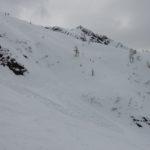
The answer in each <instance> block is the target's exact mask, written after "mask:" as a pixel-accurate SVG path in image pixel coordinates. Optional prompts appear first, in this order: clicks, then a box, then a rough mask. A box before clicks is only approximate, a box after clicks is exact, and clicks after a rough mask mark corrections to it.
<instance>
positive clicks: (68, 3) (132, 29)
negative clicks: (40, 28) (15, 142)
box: [0, 0, 150, 49]
mask: <svg viewBox="0 0 150 150" xmlns="http://www.w3.org/2000/svg"><path fill="white" fill-rule="evenodd" d="M0 5H1V6H2V7H1V11H6V10H7V11H9V12H10V13H12V15H14V16H17V17H19V18H21V19H26V20H28V21H29V20H31V21H32V22H34V23H36V24H42V25H60V26H63V27H69V28H72V27H75V26H77V25H80V24H81V25H83V26H85V27H87V28H90V29H92V30H94V31H96V32H98V33H100V34H106V35H108V36H110V37H111V38H112V39H115V40H118V41H123V42H125V43H126V44H127V45H129V46H131V47H135V48H142V49H150V43H149V39H150V34H149V32H150V31H149V27H150V10H149V6H150V1H149V0H92V1H91V0H82V1H81V0H76V1H74V0H26V1H24V0H1V1H0Z"/></svg>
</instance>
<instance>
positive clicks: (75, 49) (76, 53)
mask: <svg viewBox="0 0 150 150" xmlns="http://www.w3.org/2000/svg"><path fill="white" fill-rule="evenodd" d="M74 52H75V55H74V56H75V57H79V54H80V52H79V49H78V47H77V46H75V48H74Z"/></svg>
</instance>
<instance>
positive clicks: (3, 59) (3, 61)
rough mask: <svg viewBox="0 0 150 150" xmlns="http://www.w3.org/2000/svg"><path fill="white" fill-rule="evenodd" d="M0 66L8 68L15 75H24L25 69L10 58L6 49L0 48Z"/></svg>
mask: <svg viewBox="0 0 150 150" xmlns="http://www.w3.org/2000/svg"><path fill="white" fill-rule="evenodd" d="M0 65H2V66H3V67H8V68H9V69H10V70H11V71H12V72H13V73H14V74H15V75H24V73H25V72H27V69H26V68H25V67H24V66H23V65H21V64H20V63H18V62H17V61H16V60H15V59H14V58H12V55H11V53H10V52H9V50H8V49H5V48H2V47H1V46H0Z"/></svg>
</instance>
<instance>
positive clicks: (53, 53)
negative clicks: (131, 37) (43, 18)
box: [0, 14, 150, 150]
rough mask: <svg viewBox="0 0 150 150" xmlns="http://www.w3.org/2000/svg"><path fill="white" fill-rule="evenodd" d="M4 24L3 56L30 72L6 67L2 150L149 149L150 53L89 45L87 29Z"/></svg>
mask: <svg viewBox="0 0 150 150" xmlns="http://www.w3.org/2000/svg"><path fill="white" fill-rule="evenodd" d="M0 22H1V24H0V35H1V36H0V46H1V49H0V52H3V50H8V51H9V53H8V54H9V56H10V57H11V58H13V59H15V62H17V64H19V65H21V66H22V67H23V70H24V72H23V74H21V76H17V75H16V74H15V73H14V72H13V71H12V70H11V69H10V68H9V67H8V66H7V65H1V66H0V91H1V98H0V111H1V114H0V115H1V117H0V145H1V148H2V149H5V150H7V149H8V150H9V149H14V150H20V149H22V150H26V149H32V150H34V149H35V150H37V149H42V150H47V149H53V150H58V149H64V150H67V149H68V150H70V149H78V150H80V149H81V150H83V149H86V150H91V149H94V150H99V149H102V150H103V149H112V150H114V149H115V150H116V149H118V150H120V149H123V150H126V149H128V150H130V149H131V150H134V149H135V150H137V149H139V150H148V148H149V147H150V144H149V138H150V136H149V133H150V125H149V124H150V121H149V117H150V111H149V108H150V101H149V99H150V78H149V77H150V67H149V66H150V65H149V58H150V53H149V52H145V51H142V52H141V51H135V50H133V49H129V48H127V47H124V46H121V47H123V48H121V47H120V46H117V47H118V48H116V44H117V42H114V41H112V40H111V42H110V43H109V44H105V42H95V41H90V42H89V40H86V41H84V42H83V40H81V39H80V38H76V37H80V33H82V32H81V31H82V30H83V27H82V28H81V26H80V27H78V28H77V29H72V30H71V31H70V30H66V31H67V33H68V34H66V33H65V34H64V33H63V34H62V32H56V31H54V30H51V29H50V30H49V29H45V28H44V27H40V26H35V25H31V24H29V23H27V22H24V21H20V20H17V19H16V18H12V17H9V16H4V15H2V14H1V15H0ZM53 29H54V28H53ZM91 32H92V31H91ZM92 33H93V32H92ZM92 33H91V34H88V35H83V34H82V35H83V36H84V37H86V39H88V38H89V36H90V37H91V35H93V34H92ZM68 35H69V36H68ZM70 35H71V36H70ZM72 35H75V36H72ZM108 39H109V38H108ZM75 47H76V48H77V49H78V52H79V56H78V57H75V52H76V51H74V50H75V49H76V48H75ZM4 56H6V54H5V55H4ZM5 58H6V57H5ZM0 62H1V64H2V62H3V59H1V60H0ZM6 64H7V63H6ZM15 69H16V68H15ZM17 70H18V69H17ZM22 75H23V76H22Z"/></svg>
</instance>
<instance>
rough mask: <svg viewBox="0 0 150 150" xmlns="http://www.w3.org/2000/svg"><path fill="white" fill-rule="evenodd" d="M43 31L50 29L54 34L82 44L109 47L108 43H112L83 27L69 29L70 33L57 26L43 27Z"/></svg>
mask: <svg viewBox="0 0 150 150" xmlns="http://www.w3.org/2000/svg"><path fill="white" fill-rule="evenodd" d="M45 29H50V30H52V31H54V32H60V33H63V34H66V35H69V36H72V37H74V38H76V39H79V40H81V41H84V42H93V43H100V44H104V45H109V44H110V42H111V41H112V40H111V39H109V38H108V37H107V36H105V35H99V34H96V33H94V32H93V31H91V30H89V29H86V28H84V27H83V26H78V27H77V28H76V29H71V30H70V31H69V30H66V29H64V28H61V27H57V26H54V27H45ZM74 31H78V32H74Z"/></svg>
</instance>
